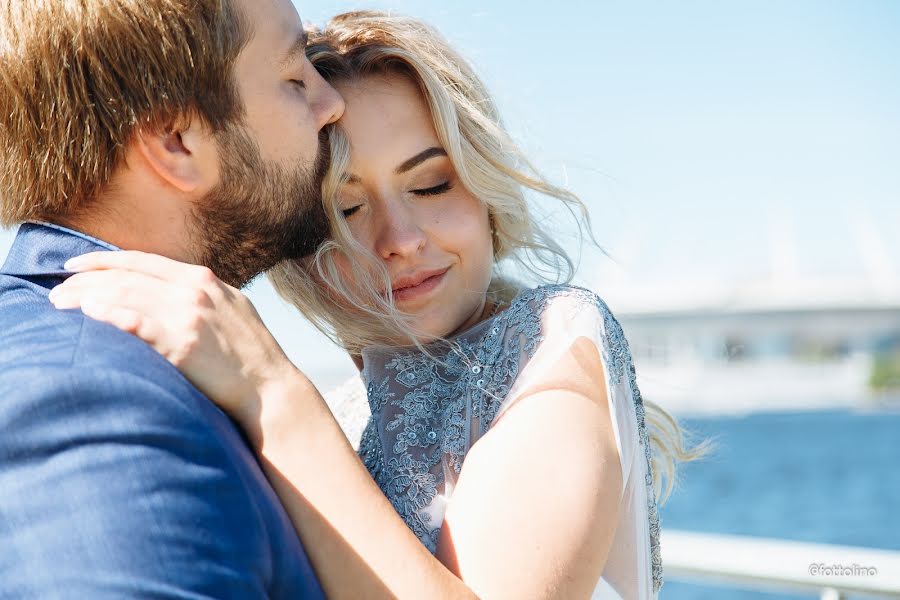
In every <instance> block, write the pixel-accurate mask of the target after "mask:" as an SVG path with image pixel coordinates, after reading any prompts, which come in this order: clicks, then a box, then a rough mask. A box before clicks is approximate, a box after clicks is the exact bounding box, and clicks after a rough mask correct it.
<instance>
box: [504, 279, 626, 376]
mask: <svg viewBox="0 0 900 600" xmlns="http://www.w3.org/2000/svg"><path fill="white" fill-rule="evenodd" d="M508 311H509V316H508V318H509V322H508V326H509V329H510V330H511V331H508V333H509V334H520V335H523V336H524V337H527V338H531V339H533V340H534V341H535V342H536V343H535V347H534V350H536V349H537V346H538V345H541V344H543V345H547V346H551V347H559V346H564V345H566V344H568V343H571V342H572V341H574V340H576V339H579V338H585V337H586V338H588V339H591V340H592V341H593V342H594V343H595V344H596V345H597V347H598V349H599V350H600V352H601V354H602V356H603V359H604V362H606V363H607V365H608V367H609V373H610V375H611V376H612V377H613V378H614V380H617V381H618V380H621V379H622V377H623V376H625V375H626V374H627V372H628V370H629V364H630V363H631V361H632V358H631V350H630V348H629V345H628V341H627V339H626V338H625V333H624V331H623V329H622V326H621V325H620V324H619V322H618V320H617V319H616V317H615V316H614V315H613V313H612V311H611V310H610V308H609V306H608V305H607V304H606V302H605V301H604V300H603V299H602V298H601V297H600V296H599V295H598V294H597V293H596V292H594V291H592V290H589V289H587V288H583V287H578V286H574V285H565V284H551V285H543V286H539V287H535V288H531V289H528V290H524V291H522V292H521V293H520V294H519V295H518V296H517V297H516V298H515V299H514V300H513V302H512V304H511V305H510V307H509V309H508Z"/></svg>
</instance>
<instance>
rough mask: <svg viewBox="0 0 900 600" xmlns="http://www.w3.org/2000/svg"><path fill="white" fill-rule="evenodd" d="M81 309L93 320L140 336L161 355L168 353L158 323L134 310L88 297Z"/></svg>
mask: <svg viewBox="0 0 900 600" xmlns="http://www.w3.org/2000/svg"><path fill="white" fill-rule="evenodd" d="M81 311H82V312H83V313H84V314H85V315H86V316H88V317H90V318H92V319H94V320H97V321H102V322H104V323H108V324H110V325H112V326H113V327H116V328H118V329H121V330H122V331H124V332H126V333H130V334H132V335H135V336H137V337H139V338H141V339H142V340H144V341H145V342H146V343H147V344H149V345H150V346H152V347H153V348H154V349H155V350H156V351H157V352H159V353H160V354H162V355H163V356H166V355H167V354H168V353H169V348H168V346H167V345H166V344H165V336H164V335H163V333H164V332H163V331H162V330H161V329H160V327H159V325H158V323H157V322H156V321H155V320H153V319H151V318H149V317H147V316H145V315H143V314H141V313H139V312H138V311H136V310H131V309H129V308H122V307H119V306H113V305H110V304H106V303H104V302H101V301H98V300H91V299H89V300H85V301H84V302H83V303H82V304H81Z"/></svg>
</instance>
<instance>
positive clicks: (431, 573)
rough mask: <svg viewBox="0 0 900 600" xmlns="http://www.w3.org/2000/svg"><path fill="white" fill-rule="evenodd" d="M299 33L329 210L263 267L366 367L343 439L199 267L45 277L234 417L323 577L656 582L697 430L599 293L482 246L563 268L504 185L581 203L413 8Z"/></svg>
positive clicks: (597, 592)
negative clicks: (322, 103)
mask: <svg viewBox="0 0 900 600" xmlns="http://www.w3.org/2000/svg"><path fill="white" fill-rule="evenodd" d="M308 55H309V57H310V60H311V61H312V63H313V65H315V67H316V68H317V69H319V71H320V72H321V73H322V74H323V75H324V76H325V77H326V78H327V79H328V80H329V81H330V83H332V85H334V86H335V87H336V88H337V89H338V91H339V92H340V93H341V94H342V96H343V97H344V99H345V101H346V105H347V108H346V112H345V115H344V117H343V119H342V120H341V122H340V123H339V124H338V126H337V127H335V128H333V129H332V130H331V131H330V134H329V135H330V140H329V141H330V145H331V153H332V155H331V158H332V164H331V168H330V171H329V173H328V175H327V176H326V179H325V182H324V185H323V202H324V206H325V209H326V212H327V213H328V215H329V219H330V223H331V229H332V231H331V233H332V235H331V238H330V239H329V240H328V241H327V242H326V243H325V244H323V245H322V246H321V247H320V248H319V249H318V251H317V252H316V254H315V256H313V257H310V258H308V259H305V260H303V261H299V262H292V263H286V264H282V265H280V266H279V267H277V268H276V269H275V270H274V272H273V273H272V274H271V277H272V280H273V283H274V284H275V286H276V288H277V289H278V290H279V292H280V293H281V295H282V296H283V297H284V298H286V299H288V300H289V301H291V302H292V303H294V304H295V305H296V306H297V307H298V309H299V310H300V311H301V312H302V313H303V314H304V315H305V316H306V317H307V318H309V319H310V320H312V321H313V323H315V324H316V325H317V326H318V327H319V328H320V329H322V330H323V331H324V332H326V333H327V334H329V335H330V336H331V337H332V338H333V339H334V340H335V341H337V342H338V343H339V344H341V345H342V346H343V347H344V348H345V349H347V351H348V352H349V353H350V354H351V355H352V356H353V357H354V360H355V361H356V362H357V365H358V366H360V368H361V370H362V375H363V378H364V380H365V381H366V383H367V386H368V400H369V404H370V406H371V409H372V417H371V419H370V420H369V423H368V425H367V427H366V430H365V433H364V435H363V438H362V441H361V444H360V448H359V455H360V457H361V458H362V461H363V462H360V460H359V459H358V458H357V457H356V455H355V454H354V452H353V450H352V448H351V447H350V444H349V443H348V441H347V439H346V438H345V437H344V436H343V435H342V433H341V430H340V428H339V426H338V424H337V423H336V422H335V420H334V418H333V417H332V415H331V414H330V412H329V411H328V409H327V407H326V405H325V403H324V401H323V400H322V398H321V396H320V395H319V393H318V391H317V390H316V389H315V387H314V386H313V385H312V384H311V383H310V382H309V381H308V380H307V379H306V378H305V376H303V374H302V373H300V372H299V371H298V370H297V369H296V368H295V367H294V366H293V365H291V364H290V363H289V361H288V360H287V358H286V357H285V356H284V354H283V353H282V352H281V350H280V348H278V346H277V344H276V343H275V341H274V339H273V338H272V337H271V335H270V334H269V333H268V331H266V330H265V328H264V326H263V325H262V323H261V322H260V321H259V319H258V316H257V315H256V314H255V312H254V311H253V309H252V307H251V306H250V305H249V302H248V301H246V299H245V298H244V297H243V296H241V295H240V293H239V292H237V290H234V289H233V288H229V287H228V286H225V285H224V284H222V283H221V282H219V281H217V280H215V279H214V278H212V277H210V274H209V272H208V271H206V270H203V269H200V268H198V267H192V266H187V265H181V264H178V263H174V262H172V261H169V260H166V259H163V258H160V257H153V256H148V255H142V254H137V253H129V252H123V253H108V254H95V255H88V256H86V257H81V258H80V259H76V261H75V262H73V263H71V264H69V265H67V267H68V268H70V269H72V270H76V271H83V273H82V274H80V275H76V276H74V277H72V278H70V279H69V280H68V281H67V282H66V283H65V284H63V285H62V286H60V288H58V289H57V291H56V292H55V293H54V297H53V299H54V302H55V303H56V304H57V306H59V307H75V306H80V307H81V308H82V310H84V311H85V313H86V314H88V315H89V316H93V317H95V318H98V319H100V320H105V321H108V322H109V323H111V324H113V325H116V326H118V327H120V328H123V329H125V330H127V331H131V332H133V333H135V334H136V335H139V336H140V337H142V338H144V339H145V340H146V341H147V342H148V343H150V344H151V345H153V346H154V347H156V348H157V349H158V350H159V351H160V352H161V353H162V354H163V355H165V356H166V357H168V358H169V359H170V360H171V361H172V362H173V363H174V364H176V366H178V367H179V368H180V369H181V370H182V371H183V372H184V373H185V374H186V375H187V376H188V378H190V379H191V380H192V381H193V382H194V383H195V385H197V386H198V387H199V388H200V389H201V390H202V391H203V392H204V393H206V394H207V395H208V396H209V397H210V398H211V399H212V400H213V401H215V402H216V403H217V404H219V405H220V406H221V407H222V408H223V409H224V410H225V411H226V412H228V413H229V414H230V415H231V416H232V417H233V418H234V419H235V420H236V421H237V422H238V423H239V424H240V425H241V426H242V427H243V429H244V431H245V432H246V434H247V436H248V439H249V440H250V443H251V444H252V445H253V446H254V448H255V449H256V450H257V452H258V453H259V455H260V457H261V459H262V462H263V465H264V468H265V469H266V472H267V475H268V476H269V478H270V480H271V481H272V483H273V486H274V487H275V489H276V491H277V492H278V493H279V496H280V497H281V498H282V501H283V503H284V505H285V507H286V508H287V509H288V512H289V513H290V515H291V518H292V519H293V521H294V524H295V525H296V527H297V530H298V532H299V534H300V536H301V537H302V538H303V541H304V544H305V546H306V547H307V548H309V549H310V555H311V559H312V561H313V564H314V566H315V567H316V569H317V571H318V573H319V576H320V578H321V580H322V582H323V585H324V587H325V589H326V591H327V592H328V594H329V595H330V596H334V597H364V596H377V595H379V594H383V595H386V596H390V595H396V596H399V597H404V598H405V597H428V598H431V597H461V596H467V595H471V594H473V593H474V594H477V595H478V596H479V597H485V598H495V597H497V598H500V597H510V598H530V597H534V598H545V597H556V598H577V597H585V598H586V597H590V596H592V595H593V597H595V598H629V599H630V598H640V599H644V598H655V597H656V595H657V592H658V590H659V587H660V585H661V583H662V570H661V559H660V554H659V522H658V514H657V505H656V497H657V495H658V493H659V490H658V488H659V486H660V482H661V481H662V478H663V475H665V479H666V480H667V483H668V486H669V488H671V485H672V482H673V476H674V464H675V461H677V460H687V459H692V458H694V457H696V456H697V455H698V454H699V452H698V451H696V450H695V451H694V452H687V451H685V450H684V446H683V444H682V434H681V431H680V430H679V428H678V426H677V424H676V423H675V422H674V421H673V420H672V419H671V417H669V416H668V415H667V414H666V413H665V412H664V411H663V410H661V409H659V408H658V407H655V406H653V405H651V404H650V403H646V405H645V403H643V402H642V400H641V396H640V392H639V391H638V388H637V385H636V383H635V376H634V368H633V364H632V361H631V357H630V354H629V351H628V346H627V343H626V342H625V339H624V337H623V335H622V330H621V328H620V327H619V325H618V323H617V322H616V321H615V319H614V318H613V317H612V315H611V314H610V312H609V310H608V309H607V307H606V305H605V304H604V303H603V302H602V301H601V300H600V299H599V298H598V297H597V296H596V295H594V294H593V293H591V292H589V291H586V290H582V289H579V288H574V287H570V286H566V285H542V286H538V287H535V288H533V289H528V288H523V287H522V286H519V285H516V284H514V283H512V282H511V280H509V279H508V278H506V277H504V276H503V274H502V273H503V270H502V269H501V262H503V261H506V262H510V261H513V262H515V261H518V263H519V265H520V266H524V267H526V269H527V270H528V271H530V272H531V273H533V274H535V275H537V276H538V277H539V278H544V277H546V276H547V275H548V274H549V275H550V276H551V278H553V279H561V280H564V281H567V280H568V279H569V278H571V275H572V270H573V267H572V263H571V261H570V260H569V259H568V257H567V256H566V255H565V253H564V252H563V251H562V249H561V248H560V247H559V246H558V245H557V244H555V243H554V242H553V241H552V238H551V237H549V236H548V235H547V234H546V233H545V232H543V231H542V230H541V229H540V227H539V226H538V224H537V223H535V221H534V219H533V217H532V216H531V213H530V211H529V208H528V205H527V203H526V201H525V195H524V194H525V192H526V191H530V192H537V193H540V194H542V195H543V196H544V197H545V198H547V199H549V200H550V201H552V202H558V203H560V205H561V206H563V207H565V208H567V209H568V210H570V211H573V214H576V213H577V212H578V211H580V212H581V214H584V208H583V205H582V204H581V203H580V201H579V200H578V199H577V198H576V197H575V196H573V195H572V194H570V193H568V192H566V191H564V190H562V189H559V188H557V187H554V186H552V185H551V184H549V183H547V182H546V181H545V180H544V179H542V178H541V177H540V175H538V174H537V173H536V172H535V170H534V169H532V168H531V167H530V165H529V164H528V162H527V161H526V160H525V158H524V157H523V156H522V155H521V153H520V152H519V151H518V149H517V148H516V146H515V145H514V144H513V143H512V141H511V140H510V139H509V137H508V136H507V134H506V133H505V131H504V130H503V128H502V126H501V123H500V119H499V116H498V114H497V111H496V108H495V106H494V104H493V103H492V101H491V99H490V97H489V95H488V93H487V91H486V89H485V88H484V86H483V84H482V83H481V82H480V81H479V80H478V78H477V77H476V75H475V74H474V73H473V72H472V70H471V68H470V67H469V66H468V65H467V64H466V63H465V61H463V60H462V59H461V58H460V57H459V56H458V55H457V54H456V53H455V52H454V51H453V50H452V49H451V48H449V47H448V46H447V44H446V42H444V41H443V40H442V39H441V38H440V37H439V36H438V35H437V34H436V33H435V32H434V31H432V30H431V29H429V28H427V27H426V26H424V25H422V24H421V23H419V22H416V21H413V20H410V19H404V18H399V17H392V16H388V15H384V14H378V13H350V14H346V15H342V16H339V17H337V18H335V19H334V20H333V21H332V22H331V23H330V24H329V25H328V27H327V28H326V29H325V30H324V31H323V32H316V33H314V34H313V36H312V43H311V45H310V48H309V51H308ZM585 216H586V215H585ZM588 227H589V226H588ZM507 259H509V260H507ZM373 479H374V483H373V481H372V480H373ZM376 484H377V485H376Z"/></svg>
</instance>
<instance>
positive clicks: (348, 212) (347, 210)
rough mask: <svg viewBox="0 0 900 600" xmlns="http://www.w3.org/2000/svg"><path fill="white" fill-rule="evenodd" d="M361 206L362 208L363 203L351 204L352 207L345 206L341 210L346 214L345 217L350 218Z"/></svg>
mask: <svg viewBox="0 0 900 600" xmlns="http://www.w3.org/2000/svg"><path fill="white" fill-rule="evenodd" d="M360 208H362V204H357V205H356V206H351V207H350V208H345V209H343V210H342V211H341V212H342V213H343V215H344V218H345V219H349V218H350V217H352V216H353V215H354V214H355V213H356V212H357V211H358V210H359V209H360Z"/></svg>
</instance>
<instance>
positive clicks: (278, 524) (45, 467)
mask: <svg viewBox="0 0 900 600" xmlns="http://www.w3.org/2000/svg"><path fill="white" fill-rule="evenodd" d="M103 249H104V248H102V247H100V246H98V245H96V244H94V243H92V242H91V241H89V240H87V239H83V238H81V237H78V236H75V235H72V234H70V233H66V232H64V231H60V230H56V229H53V228H49V227H45V226H41V225H32V224H26V225H23V226H22V227H21V228H20V230H19V233H18V236H17V237H16V240H15V242H14V245H13V247H12V250H11V251H10V254H9V257H8V259H7V261H6V264H5V265H4V267H3V269H2V270H0V598H41V599H44V598H63V597H65V598H91V599H102V598H134V597H141V598H146V597H153V598H322V597H323V594H322V590H321V588H320V586H319V583H318V581H317V580H316V577H315V575H314V573H313V571H312V568H311V566H310V564H309V561H308V559H307V557H306V555H305V553H304V551H303V548H302V547H301V545H300V542H299V540H298V538H297V537H296V535H295V532H294V530H293V528H292V526H291V522H290V520H289V519H288V517H287V514H286V513H285V511H284V509H283V508H282V507H281V505H280V504H279V502H278V498H277V496H276V495H275V493H274V492H273V490H272V488H271V487H270V486H269V484H268V482H267V481H266V479H265V477H264V475H263V473H262V471H261V470H260V468H259V465H258V463H257V462H256V460H255V458H254V456H253V454H252V453H251V452H250V450H249V449H248V448H247V446H246V444H245V442H244V440H243V438H242V436H241V435H240V433H239V432H238V430H237V429H236V428H235V426H234V424H233V423H232V422H231V421H230V420H229V419H228V418H227V417H226V415H225V414H224V413H222V412H221V411H220V410H219V409H218V408H216V407H215V406H214V405H213V404H212V403H211V402H210V401H209V400H208V399H207V398H206V397H204V396H203V395H202V394H201V393H200V392H199V391H197V389H196V388H194V387H193V386H192V385H191V384H190V383H189V382H188V381H187V380H186V379H185V378H184V377H182V376H181V374H180V373H179V372H178V371H177V370H176V369H175V368H173V367H172V366H171V365H170V364H169V363H168V362H167V361H166V360H165V359H163V358H162V357H161V356H160V355H159V354H157V353H156V352H155V351H153V350H152V349H151V348H150V347H149V346H147V345H145V344H144V343H143V342H141V341H140V340H138V339H137V338H134V337H132V336H130V335H127V334H124V333H121V332H120V331H118V330H117V329H115V328H113V327H110V326H107V325H105V324H102V323H99V322H97V321H93V320H91V319H87V318H85V317H84V316H83V315H82V314H81V313H80V312H79V311H58V310H56V309H55V308H54V307H53V306H52V305H51V304H50V302H49V301H48V299H47V294H48V292H49V290H50V289H51V288H52V287H53V286H55V285H57V284H58V283H60V282H62V281H63V279H65V277H66V273H65V272H64V271H63V263H64V262H65V261H66V260H67V259H69V258H71V257H73V256H76V255H79V254H83V253H85V252H92V251H95V250H103Z"/></svg>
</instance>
